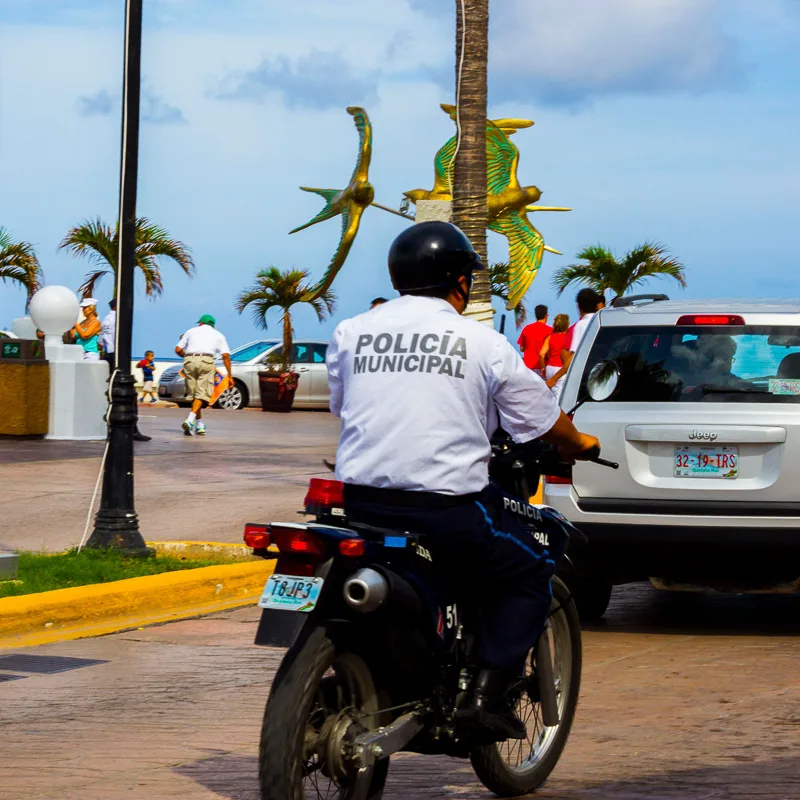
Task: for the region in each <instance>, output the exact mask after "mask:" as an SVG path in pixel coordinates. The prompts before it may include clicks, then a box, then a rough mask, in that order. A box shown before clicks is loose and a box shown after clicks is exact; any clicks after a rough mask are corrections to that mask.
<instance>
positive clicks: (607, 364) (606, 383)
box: [586, 361, 619, 403]
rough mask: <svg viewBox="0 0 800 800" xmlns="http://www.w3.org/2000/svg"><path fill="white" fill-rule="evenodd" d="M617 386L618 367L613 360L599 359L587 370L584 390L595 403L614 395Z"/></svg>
mask: <svg viewBox="0 0 800 800" xmlns="http://www.w3.org/2000/svg"><path fill="white" fill-rule="evenodd" d="M618 388H619V367H618V366H617V365H616V364H615V363H614V362H613V361H600V362H599V363H597V364H595V365H594V366H593V367H592V368H591V370H589V376H588V377H587V378H586V391H587V393H588V395H589V397H590V398H591V399H592V400H594V401H595V403H602V402H603V401H604V400H608V399H610V398H611V397H613V396H614V393H615V392H616V391H617V389H618Z"/></svg>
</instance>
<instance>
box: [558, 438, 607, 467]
mask: <svg viewBox="0 0 800 800" xmlns="http://www.w3.org/2000/svg"><path fill="white" fill-rule="evenodd" d="M558 454H559V456H560V457H561V458H562V459H563V460H564V461H566V462H567V463H568V464H574V463H575V462H576V461H592V460H594V459H596V458H597V457H598V456H599V455H600V440H599V439H598V438H597V437H596V436H590V435H589V434H588V433H578V436H577V437H576V438H575V439H574V440H573V441H570V442H559V444H558Z"/></svg>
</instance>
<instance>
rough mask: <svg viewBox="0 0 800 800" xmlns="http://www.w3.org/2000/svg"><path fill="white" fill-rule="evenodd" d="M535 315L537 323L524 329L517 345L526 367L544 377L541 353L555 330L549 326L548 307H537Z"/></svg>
mask: <svg viewBox="0 0 800 800" xmlns="http://www.w3.org/2000/svg"><path fill="white" fill-rule="evenodd" d="M533 314H534V316H535V317H536V322H532V323H531V324H530V325H526V326H525V327H524V328H523V329H522V332H521V333H520V335H519V339H518V340H517V344H518V345H519V349H520V350H521V351H522V360H523V361H524V362H525V366H526V367H527V368H528V369H532V370H533V371H534V372H536V373H538V374H539V375H544V373H543V372H542V371H541V369H540V366H539V353H540V352H541V350H542V345H543V344H544V341H545V339H547V337H548V336H549V335H550V334H551V333H552V332H553V329H552V328H551V327H550V326H549V325H548V324H547V315H548V308H547V306H545V305H538V306H536V308H534V309H533Z"/></svg>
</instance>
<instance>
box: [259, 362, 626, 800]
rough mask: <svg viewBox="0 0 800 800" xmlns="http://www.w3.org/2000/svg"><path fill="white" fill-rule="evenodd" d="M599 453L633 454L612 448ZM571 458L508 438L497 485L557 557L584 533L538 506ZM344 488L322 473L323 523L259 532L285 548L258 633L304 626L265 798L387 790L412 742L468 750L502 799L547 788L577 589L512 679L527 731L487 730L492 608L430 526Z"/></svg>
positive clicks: (280, 707) (566, 696) (279, 717)
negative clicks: (535, 494)
mask: <svg viewBox="0 0 800 800" xmlns="http://www.w3.org/2000/svg"><path fill="white" fill-rule="evenodd" d="M598 366H601V365H598ZM609 370H610V368H609V367H606V368H605V371H604V372H602V374H601V371H600V370H598V371H597V374H596V376H595V377H596V380H594V381H593V380H591V379H590V380H589V382H588V392H589V396H592V392H593V391H596V395H597V397H596V398H595V397H592V399H605V396H606V395H607V394H608V392H607V390H608V389H609V385H610V384H611V383H613V384H615V383H616V379H615V378H614V376H613V375H611V372H610V371H609ZM609 376H610V377H609ZM612 391H613V390H612ZM591 460H593V461H596V462H597V463H599V464H603V465H605V466H609V467H613V468H617V466H618V465H616V464H614V463H612V462H607V461H604V460H603V459H600V458H599V452H598V453H597V454H595V457H594V458H593V459H591ZM570 469H571V465H569V464H566V463H564V462H562V461H560V459H559V458H558V454H557V453H556V451H555V450H554V449H553V448H550V447H548V446H546V445H543V444H541V443H538V442H533V443H526V444H523V445H517V444H514V443H513V442H511V441H510V440H509V439H508V437H505V436H501V437H499V438H497V439H496V440H495V441H493V444H492V457H491V462H490V478H491V481H492V483H493V484H494V486H495V487H497V491H498V492H499V493H500V494H501V495H502V497H503V502H505V503H506V504H507V505H511V504H516V505H517V507H518V509H519V510H521V512H522V513H523V514H524V515H525V517H526V519H527V520H528V527H529V530H530V532H531V535H532V537H533V538H534V539H536V540H537V541H539V542H540V543H542V544H546V545H547V547H548V548H549V550H550V552H552V553H559V554H560V553H562V552H564V551H565V550H566V549H567V546H568V545H569V543H570V542H573V543H574V542H575V541H576V540H577V541H580V540H581V539H583V538H584V537H583V536H582V534H580V532H579V531H578V530H577V529H576V528H575V527H574V526H573V525H572V524H571V523H570V522H569V521H568V520H567V519H566V518H564V517H563V516H562V515H561V514H559V513H558V512H557V511H555V510H554V509H551V508H547V507H543V506H532V505H530V504H529V503H528V498H529V487H530V486H536V485H538V481H539V478H540V475H541V474H549V475H553V474H556V475H558V474H561V475H567V474H569V470H570ZM342 489H343V487H342V484H341V483H339V482H338V481H334V480H324V479H319V478H312V479H311V481H310V484H309V491H308V494H307V495H306V501H305V513H307V514H310V515H313V516H314V517H315V521H313V522H304V523H270V524H248V525H247V526H246V529H245V542H246V543H247V544H248V545H249V546H250V547H251V548H252V549H253V552H254V553H255V554H256V555H261V556H263V557H265V558H269V557H274V555H275V553H274V550H277V564H276V567H275V572H274V573H273V574H272V575H271V576H270V578H269V579H268V581H267V584H266V587H265V590H264V594H263V595H262V598H261V600H260V601H259V605H260V606H261V607H262V609H263V611H262V619H261V623H260V626H259V633H258V634H257V636H256V643H257V644H269V643H270V640H269V637H268V631H269V630H270V629H273V628H275V627H276V626H277V627H281V626H283V630H284V631H285V630H286V622H287V620H288V621H290V623H291V625H290V627H291V630H290V631H289V636H290V638H291V639H292V641H291V644H290V646H289V648H288V650H287V652H286V654H285V656H284V658H283V661H282V663H281V665H280V668H279V669H278V671H277V674H276V676H275V679H274V681H273V684H272V688H271V691H270V695H269V699H268V701H267V707H266V711H265V714H264V721H263V725H262V730H261V742H260V748H259V782H260V787H261V797H262V799H263V800H305V798H322V797H325V798H342V799H343V800H344V799H345V798H346V800H380V798H381V796H382V794H383V788H384V784H385V782H386V778H387V774H388V769H389V761H390V757H391V756H392V755H394V754H396V753H398V752H400V751H401V750H403V751H409V752H415V753H420V754H425V755H448V756H454V757H458V758H468V759H469V760H470V761H471V763H472V767H473V769H474V770H475V773H476V775H477V776H478V778H479V780H480V781H481V782H482V783H483V784H484V786H486V788H487V789H489V790H490V791H492V792H494V793H495V794H496V795H499V796H501V797H510V796H516V795H522V794H526V793H529V792H532V791H534V790H535V789H536V788H537V787H539V786H540V785H541V784H542V783H543V782H544V781H545V780H546V779H547V777H548V776H549V775H550V773H551V772H552V770H553V769H554V767H555V765H556V764H557V762H558V759H559V758H560V756H561V753H562V751H563V749H564V747H565V745H566V742H567V738H568V736H569V732H570V729H571V726H572V722H573V719H574V715H575V710H576V707H577V703H578V695H579V692H580V680H581V658H582V654H581V632H580V624H579V621H578V614H577V611H576V608H575V604H574V602H573V600H572V598H571V596H570V593H569V591H568V589H567V587H566V586H565V585H564V583H562V582H561V581H560V580H559V579H558V578H555V577H554V578H553V579H552V602H551V606H550V611H549V615H548V618H547V622H546V624H545V627H544V629H543V631H542V632H541V634H540V636H539V638H538V640H537V642H536V644H535V646H534V647H533V648H532V649H531V651H530V653H529V655H528V657H527V659H526V665H525V669H524V672H523V671H522V670H521V671H520V672H521V674H520V677H519V679H518V681H516V682H515V683H514V685H513V686H511V687H510V689H509V693H508V696H509V697H510V699H511V700H512V701H513V704H514V707H515V710H516V713H517V715H518V716H519V718H520V719H521V720H522V722H523V724H524V725H525V727H526V730H527V737H526V739H525V740H510V741H503V742H499V743H498V742H494V741H490V740H489V741H486V740H482V739H481V737H480V735H479V734H476V733H475V732H474V731H472V732H470V731H464V730H461V729H460V728H459V726H458V724H457V722H456V720H455V711H456V709H458V708H459V707H460V706H461V705H462V704H463V703H464V702H465V698H466V697H467V694H468V691H469V689H470V686H471V684H472V681H473V678H474V673H475V672H476V669H475V666H474V665H473V664H472V662H471V658H470V654H471V650H472V646H473V640H474V637H473V636H472V634H471V621H472V620H474V619H475V616H476V615H477V614H480V608H479V607H478V604H476V603H475V602H472V601H471V598H470V597H469V594H470V593H464V592H463V591H461V592H456V591H455V590H454V589H452V588H451V587H450V586H449V585H448V584H447V582H446V581H444V580H443V579H442V576H441V575H440V574H439V572H438V570H437V566H436V564H435V563H434V561H433V558H432V555H431V548H430V546H429V543H428V542H427V541H426V538H425V536H422V535H419V534H416V533H414V532H413V531H403V530H389V529H383V528H377V527H374V526H371V525H366V524H363V523H359V522H354V521H348V520H347V519H346V517H345V515H344V514H345V512H344V498H343V491H342ZM271 548H272V549H271ZM564 558H565V559H567V560H568V559H569V556H568V555H565V556H564Z"/></svg>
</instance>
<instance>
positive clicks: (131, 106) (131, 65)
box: [88, 0, 149, 555]
mask: <svg viewBox="0 0 800 800" xmlns="http://www.w3.org/2000/svg"><path fill="white" fill-rule="evenodd" d="M125 6H126V8H125V68H124V72H123V78H122V158H121V165H120V189H119V233H118V236H117V239H118V244H119V251H118V253H117V294H116V296H117V331H116V347H115V348H114V356H115V362H114V369H113V370H112V374H111V378H110V381H109V383H110V397H111V404H110V406H109V413H108V442H107V453H106V458H105V468H104V471H103V493H102V496H101V500H100V510H99V511H98V512H97V516H96V517H95V522H94V531H93V533H92V535H91V537H90V538H89V542H88V546H89V547H113V548H115V549H118V550H123V551H125V552H127V553H131V554H136V555H145V554H147V553H148V552H149V550H148V548H147V547H146V545H145V543H144V539H143V538H142V535H141V533H139V518H138V517H137V515H136V510H135V509H134V505H133V434H134V432H135V431H136V421H137V418H138V408H137V405H136V402H137V397H136V387H135V385H134V379H133V375H131V339H132V333H133V267H134V256H135V251H136V178H137V172H138V161H139V95H140V88H141V57H142V0H126V3H125Z"/></svg>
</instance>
